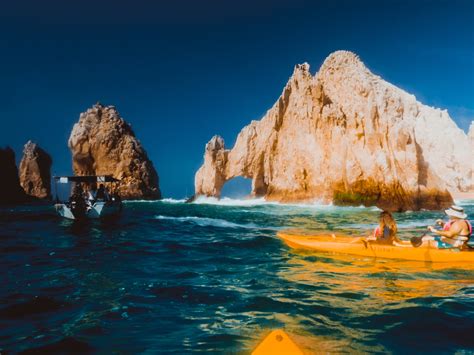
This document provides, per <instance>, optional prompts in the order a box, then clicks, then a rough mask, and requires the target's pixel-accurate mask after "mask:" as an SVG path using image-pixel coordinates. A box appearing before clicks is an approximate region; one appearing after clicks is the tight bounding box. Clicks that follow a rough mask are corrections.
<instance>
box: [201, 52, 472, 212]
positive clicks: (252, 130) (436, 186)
mask: <svg viewBox="0 0 474 355" xmlns="http://www.w3.org/2000/svg"><path fill="white" fill-rule="evenodd" d="M470 155H471V153H470V147H469V140H468V138H467V136H466V134H465V133H464V132H463V131H462V130H460V129H459V128H458V127H457V126H456V124H455V123H454V122H453V121H452V120H451V119H450V117H449V115H448V114H447V112H446V111H441V110H438V109H433V108H430V107H427V106H424V105H422V104H421V103H419V102H418V101H416V99H415V97H414V96H413V95H410V94H408V93H406V92H404V91H402V90H400V89H398V88H397V87H395V86H393V85H391V84H389V83H387V82H385V81H384V80H382V79H381V78H380V77H378V76H376V75H374V74H372V73H371V72H370V71H369V70H368V69H367V68H366V67H365V66H364V64H363V63H362V62H361V61H360V60H359V58H358V57H357V56H356V55H355V54H353V53H351V52H347V51H338V52H335V53H333V54H331V55H330V56H329V57H328V58H327V59H326V60H325V62H324V63H323V65H322V66H321V68H320V70H319V72H318V73H317V74H316V75H315V76H312V75H311V73H310V72H309V65H308V64H302V65H297V66H296V67H295V70H294V73H293V75H292V76H291V78H290V80H289V81H288V83H287V85H286V87H285V88H284V90H283V93H282V94H281V96H280V98H279V99H278V101H277V102H276V103H275V104H274V106H273V107H272V108H271V109H270V110H269V111H268V112H267V113H266V114H265V116H264V117H263V118H262V119H261V120H260V121H252V122H251V123H250V124H249V125H248V126H246V127H244V128H243V129H242V131H241V132H240V133H239V135H238V137H237V140H236V143H235V145H234V147H233V148H232V149H230V150H229V149H225V147H224V141H223V139H222V138H220V137H218V136H215V137H213V138H212V139H211V141H210V142H209V143H208V144H207V145H206V150H205V154H204V164H203V165H202V166H201V168H200V169H199V170H198V172H197V173H196V176H195V192H196V195H207V196H217V197H219V196H220V191H221V188H222V186H223V185H224V184H225V182H226V181H228V180H230V179H232V178H233V177H235V176H243V177H245V178H250V179H252V193H253V195H255V196H265V197H266V198H267V199H268V200H276V201H282V202H299V201H315V200H317V201H320V202H326V203H335V204H342V205H361V204H364V205H367V206H369V205H376V206H379V207H381V208H384V209H388V210H392V211H393V210H396V211H399V210H400V211H403V210H418V209H421V208H426V209H440V208H443V207H445V206H448V205H449V204H451V203H452V202H453V200H452V197H451V195H450V193H449V192H448V189H451V190H452V191H459V190H461V191H462V190H465V189H468V188H469V185H470V172H471V169H472V167H471V166H470V164H466V162H469V161H471V158H472V157H471V156H470Z"/></svg>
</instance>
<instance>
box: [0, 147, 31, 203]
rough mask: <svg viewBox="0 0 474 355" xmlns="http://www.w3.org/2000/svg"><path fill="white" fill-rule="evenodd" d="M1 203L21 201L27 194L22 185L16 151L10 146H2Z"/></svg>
mask: <svg viewBox="0 0 474 355" xmlns="http://www.w3.org/2000/svg"><path fill="white" fill-rule="evenodd" d="M0 172H1V173H0V204H10V203H20V202H25V201H26V200H27V195H26V194H25V191H23V189H22V187H21V185H20V179H19V178H18V169H17V167H16V163H15V152H14V151H13V149H11V148H10V147H6V148H0Z"/></svg>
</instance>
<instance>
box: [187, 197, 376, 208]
mask: <svg viewBox="0 0 474 355" xmlns="http://www.w3.org/2000/svg"><path fill="white" fill-rule="evenodd" d="M192 203H193V204H197V205H217V206H231V207H253V206H280V207H297V208H312V209H320V210H328V209H340V210H346V209H347V210H352V209H363V208H368V209H370V210H371V211H381V210H380V209H379V208H378V207H375V206H372V207H365V206H355V207H352V206H334V205H333V204H325V203H322V202H320V201H315V202H313V203H308V202H306V203H281V202H275V201H267V200H265V198H263V197H261V198H249V199H233V198H229V197H223V198H221V199H218V198H216V197H206V196H199V197H198V198H196V200H194V201H193V202H192Z"/></svg>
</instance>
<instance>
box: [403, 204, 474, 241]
mask: <svg viewBox="0 0 474 355" xmlns="http://www.w3.org/2000/svg"><path fill="white" fill-rule="evenodd" d="M444 213H446V215H447V216H448V217H449V221H448V222H443V221H442V220H440V219H438V220H436V224H437V225H439V226H441V227H442V228H443V229H442V230H437V229H435V228H434V227H433V226H429V227H428V230H429V231H430V232H431V233H434V234H437V235H436V236H423V237H413V238H412V239H411V242H412V244H413V246H414V247H419V246H420V245H422V244H423V242H424V241H429V240H431V241H434V242H436V247H437V248H438V249H450V248H459V249H462V248H463V247H464V246H465V244H466V243H467V242H468V241H469V238H470V236H471V233H472V226H471V224H470V223H469V221H468V220H467V219H466V218H467V214H465V213H464V209H463V208H462V207H459V206H455V205H453V206H451V207H450V208H448V209H447V210H445V211H444Z"/></svg>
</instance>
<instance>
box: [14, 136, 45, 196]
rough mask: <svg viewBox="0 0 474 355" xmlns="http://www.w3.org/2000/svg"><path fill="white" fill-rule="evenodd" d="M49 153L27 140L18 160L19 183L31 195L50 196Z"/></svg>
mask: <svg viewBox="0 0 474 355" xmlns="http://www.w3.org/2000/svg"><path fill="white" fill-rule="evenodd" d="M52 163H53V162H52V160H51V157H50V156H49V154H48V153H47V152H46V151H44V150H43V149H42V148H40V147H39V146H38V145H37V144H36V143H33V142H32V141H28V142H27V143H26V144H25V146H24V149H23V158H22V159H21V162H20V171H19V174H20V184H21V186H22V187H23V190H25V192H26V193H27V194H28V195H30V196H33V197H37V198H41V199H47V198H51V165H52Z"/></svg>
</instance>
